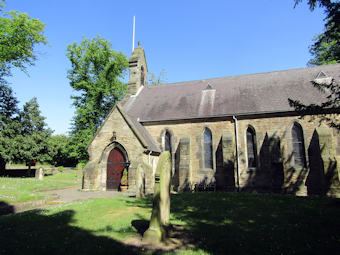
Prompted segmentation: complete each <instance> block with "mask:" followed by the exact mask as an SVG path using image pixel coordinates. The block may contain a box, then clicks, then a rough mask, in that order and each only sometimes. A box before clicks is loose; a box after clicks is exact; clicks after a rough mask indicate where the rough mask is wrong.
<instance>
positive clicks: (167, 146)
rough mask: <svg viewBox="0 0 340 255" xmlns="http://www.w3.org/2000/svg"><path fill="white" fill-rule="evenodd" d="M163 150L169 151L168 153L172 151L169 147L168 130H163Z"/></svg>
mask: <svg viewBox="0 0 340 255" xmlns="http://www.w3.org/2000/svg"><path fill="white" fill-rule="evenodd" d="M164 150H165V151H169V152H170V155H171V152H172V149H171V134H170V133H169V131H166V132H165V136H164Z"/></svg>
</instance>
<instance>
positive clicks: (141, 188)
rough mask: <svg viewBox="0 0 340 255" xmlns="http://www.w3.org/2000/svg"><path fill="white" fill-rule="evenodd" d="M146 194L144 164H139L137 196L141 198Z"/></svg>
mask: <svg viewBox="0 0 340 255" xmlns="http://www.w3.org/2000/svg"><path fill="white" fill-rule="evenodd" d="M144 196H145V173H144V169H143V164H142V163H140V164H139V165H138V166H137V171H136V197H137V198H141V197H144Z"/></svg>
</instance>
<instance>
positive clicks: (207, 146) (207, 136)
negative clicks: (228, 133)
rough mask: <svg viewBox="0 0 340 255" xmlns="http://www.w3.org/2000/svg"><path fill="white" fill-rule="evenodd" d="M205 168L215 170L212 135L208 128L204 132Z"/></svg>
mask: <svg viewBox="0 0 340 255" xmlns="http://www.w3.org/2000/svg"><path fill="white" fill-rule="evenodd" d="M204 168H210V169H212V168H213V158H212V135H211V131H210V130H209V129H208V128H206V129H205V130H204Z"/></svg>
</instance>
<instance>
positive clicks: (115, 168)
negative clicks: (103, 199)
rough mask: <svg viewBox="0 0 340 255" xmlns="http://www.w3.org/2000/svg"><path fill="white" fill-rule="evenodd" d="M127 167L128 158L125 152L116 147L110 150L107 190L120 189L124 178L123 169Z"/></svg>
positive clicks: (107, 168)
mask: <svg viewBox="0 0 340 255" xmlns="http://www.w3.org/2000/svg"><path fill="white" fill-rule="evenodd" d="M125 167H126V160H125V157H124V154H123V152H122V151H121V150H120V149H118V148H117V147H116V148H113V149H112V150H111V151H110V154H109V156H108V158H107V167H106V176H107V179H106V189H107V190H118V189H119V185H120V180H121V178H122V174H123V170H124V168H125Z"/></svg>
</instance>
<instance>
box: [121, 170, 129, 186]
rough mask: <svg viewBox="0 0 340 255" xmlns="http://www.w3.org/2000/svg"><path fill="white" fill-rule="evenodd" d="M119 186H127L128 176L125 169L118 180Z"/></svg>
mask: <svg viewBox="0 0 340 255" xmlns="http://www.w3.org/2000/svg"><path fill="white" fill-rule="evenodd" d="M120 184H121V185H123V186H126V185H127V184H128V174H127V170H126V168H124V171H123V176H122V179H121V180H120Z"/></svg>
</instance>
